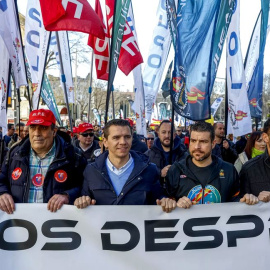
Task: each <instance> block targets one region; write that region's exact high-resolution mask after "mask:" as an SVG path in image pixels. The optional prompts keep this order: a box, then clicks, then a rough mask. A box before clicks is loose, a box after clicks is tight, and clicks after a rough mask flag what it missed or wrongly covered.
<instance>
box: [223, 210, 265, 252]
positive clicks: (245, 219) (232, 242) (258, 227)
mask: <svg viewBox="0 0 270 270" xmlns="http://www.w3.org/2000/svg"><path fill="white" fill-rule="evenodd" d="M238 223H253V224H254V225H255V228H254V229H252V230H241V231H230V232H227V238H228V247H236V246H237V243H236V239H239V238H251V237H256V236H259V235H260V234H261V233H262V232H263V230H264V224H263V221H262V220H261V219H260V218H259V217H258V216H255V215H245V216H232V217H230V219H229V220H228V222H227V224H238Z"/></svg>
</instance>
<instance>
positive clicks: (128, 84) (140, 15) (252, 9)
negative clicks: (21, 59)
mask: <svg viewBox="0 0 270 270" xmlns="http://www.w3.org/2000/svg"><path fill="white" fill-rule="evenodd" d="M17 1H18V7H19V11H20V12H22V13H23V14H25V11H26V3H27V1H26V0H17ZM88 1H89V2H90V4H91V5H92V7H93V8H94V2H95V1H94V0H88ZM260 2H261V0H242V1H241V3H240V4H241V14H240V16H241V17H240V20H241V21H240V37H241V47H242V54H243V58H244V57H245V54H246V50H247V47H248V44H249V40H250V37H251V34H252V31H253V27H254V24H255V21H256V19H257V16H258V14H259V11H260ZM100 3H101V5H102V7H104V6H105V0H100ZM158 3H159V0H133V1H132V4H133V10H134V18H135V26H136V31H137V35H138V41H139V47H140V50H141V53H142V56H143V59H144V61H146V60H147V56H148V50H149V46H150V43H151V38H152V33H153V29H154V27H155V25H156V23H157V19H156V10H157V6H158ZM103 15H104V16H105V14H103ZM86 40H87V39H86ZM267 47H270V46H269V39H268V40H267V44H266V51H265V73H270V61H268V59H269V57H270V48H269V49H268V48H267ZM225 52H226V48H225V46H224V48H223V54H222V59H221V62H220V65H219V70H218V74H217V77H221V78H225V67H226V63H225V62H226V59H225ZM173 53H174V52H173V47H171V53H170V55H169V57H168V60H167V65H166V67H165V71H164V73H163V77H164V76H165V74H166V71H167V67H168V65H169V63H170V62H171V60H172V59H173ZM89 59H90V55H89ZM143 67H144V64H143ZM89 70H90V65H80V67H79V68H78V75H79V76H81V77H85V76H86V75H87V73H88V72H89ZM131 73H132V72H131ZM73 74H74V72H73ZM93 77H94V79H95V74H94V75H93ZM162 81H163V78H162V80H161V82H162ZM114 85H115V88H118V87H119V86H120V88H121V90H126V89H130V90H132V86H133V75H132V74H130V75H129V76H128V77H126V76H125V75H124V74H123V73H122V72H121V71H120V70H119V69H117V73H116V77H115V83H114Z"/></svg>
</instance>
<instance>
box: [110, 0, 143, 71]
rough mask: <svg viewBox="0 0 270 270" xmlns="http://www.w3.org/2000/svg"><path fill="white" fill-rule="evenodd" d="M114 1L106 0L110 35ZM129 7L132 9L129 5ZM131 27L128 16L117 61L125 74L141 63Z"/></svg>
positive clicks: (131, 22) (131, 23) (140, 56)
mask: <svg viewBox="0 0 270 270" xmlns="http://www.w3.org/2000/svg"><path fill="white" fill-rule="evenodd" d="M114 3H115V0H106V12H107V14H106V15H107V27H108V30H109V34H110V36H111V34H112V28H113V12H114ZM130 9H132V6H131V5H130ZM133 27H134V24H133V20H131V19H130V17H129V16H128V17H127V21H126V24H125V30H124V35H123V40H122V45H121V51H120V56H119V61H118V67H119V69H120V70H121V71H122V72H123V73H124V74H125V75H128V74H129V73H130V71H132V70H133V69H134V68H135V67H136V66H138V65H139V64H141V63H143V58H142V55H141V52H140V49H139V46H138V41H137V38H136V37H135V35H134V33H133V31H132V29H133Z"/></svg>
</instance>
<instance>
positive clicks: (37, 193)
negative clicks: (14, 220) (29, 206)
mask: <svg viewBox="0 0 270 270" xmlns="http://www.w3.org/2000/svg"><path fill="white" fill-rule="evenodd" d="M27 125H29V137H26V138H25V139H24V140H22V141H21V142H20V143H19V144H17V145H15V146H14V147H12V148H11V149H10V151H9V152H8V154H7V156H6V160H5V161H4V163H3V166H2V172H1V174H0V209H1V210H2V211H5V212H7V213H9V214H11V213H13V211H14V210H15V204H14V203H48V210H50V211H52V212H55V211H57V210H58V209H60V208H61V207H62V205H63V204H73V202H74V200H75V199H76V198H77V197H78V196H79V194H80V189H81V186H82V181H83V170H84V168H85V166H86V164H87V161H86V159H85V158H84V157H83V156H82V153H81V151H80V150H79V149H77V148H76V147H74V146H72V144H71V139H70V137H69V136H68V135H67V134H65V133H64V132H59V133H56V130H57V129H56V128H55V117H54V115H53V113H52V112H51V111H49V110H44V109H40V110H34V111H32V112H31V113H30V116H29V121H28V122H27ZM59 134H61V135H59Z"/></svg>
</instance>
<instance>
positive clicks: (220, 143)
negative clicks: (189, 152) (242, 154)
mask: <svg viewBox="0 0 270 270" xmlns="http://www.w3.org/2000/svg"><path fill="white" fill-rule="evenodd" d="M213 127H214V130H215V141H216V145H215V148H214V149H213V154H214V155H216V156H217V157H219V158H221V159H223V160H224V161H226V162H229V163H232V164H234V162H235V161H236V159H237V158H238V154H237V152H236V150H235V149H234V143H233V142H231V141H229V140H227V139H226V138H225V126H224V124H223V123H220V122H217V123H215V124H214V126H213Z"/></svg>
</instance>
